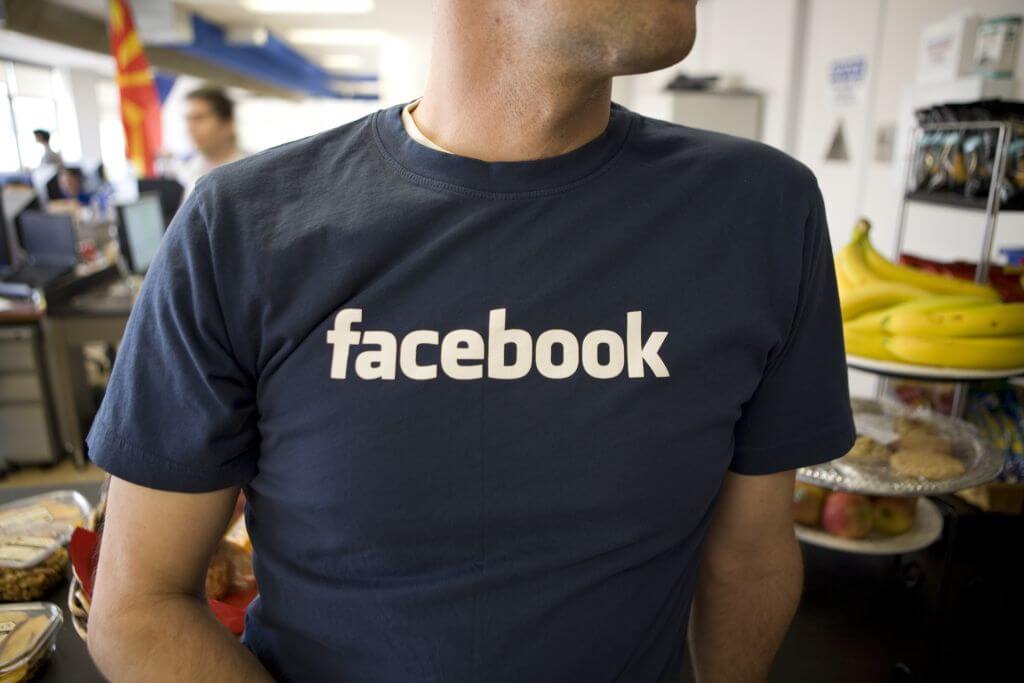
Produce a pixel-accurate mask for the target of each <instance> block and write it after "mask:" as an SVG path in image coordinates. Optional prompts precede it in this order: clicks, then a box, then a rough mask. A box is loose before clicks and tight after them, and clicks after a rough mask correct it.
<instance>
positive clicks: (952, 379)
mask: <svg viewBox="0 0 1024 683" xmlns="http://www.w3.org/2000/svg"><path fill="white" fill-rule="evenodd" d="M944 130H946V131H960V130H995V131H997V137H996V147H995V157H994V158H993V163H992V180H991V182H990V183H989V189H988V196H987V197H984V198H982V197H978V198H971V197H965V196H963V195H957V194H954V193H952V192H950V193H943V192H926V191H920V190H913V189H911V188H912V180H913V177H914V172H915V170H916V168H917V163H916V162H917V159H918V154H919V152H918V141H919V140H920V139H921V136H922V135H924V134H926V133H929V132H935V131H944ZM1015 134H1016V135H1024V125H1022V124H1017V123H1012V122H1008V121H964V122H955V123H926V124H923V125H919V126H917V127H916V128H915V129H914V132H913V134H912V135H911V136H910V155H909V157H908V159H909V161H908V163H907V173H906V177H905V179H904V183H903V195H902V197H901V199H900V208H899V214H898V218H897V220H896V234H895V238H894V240H893V254H894V258H895V260H897V261H898V260H899V255H900V252H901V250H902V248H903V238H904V236H905V234H906V224H907V206H908V204H911V203H921V204H932V205H936V206H945V207H950V208H954V209H957V210H966V211H974V212H977V211H983V212H984V216H985V233H984V236H983V237H982V245H981V254H980V255H979V257H978V267H977V268H976V269H975V271H974V281H975V282H979V283H983V282H987V281H988V271H989V266H990V265H991V262H992V246H993V243H994V241H995V233H996V223H997V221H998V219H999V213H1000V211H1007V210H1013V211H1020V210H1022V209H1024V207H1020V208H1013V209H1006V208H1004V207H1002V206H1001V202H1000V199H999V185H1000V182H1001V180H1002V178H1004V177H1005V175H1006V163H1007V159H1008V157H1009V153H1008V151H1009V147H1010V141H1011V140H1012V139H1013V137H1014V135H1015ZM854 367H857V366H854ZM857 369H859V370H864V371H867V372H873V371H872V370H870V369H869V368H864V367H857ZM878 374H879V382H878V390H877V395H878V397H882V396H883V395H884V394H885V393H886V389H887V387H888V383H889V378H890V377H892V376H893V374H892V373H878ZM951 374H952V375H953V376H942V375H941V372H940V371H937V372H936V373H934V374H933V376H930V377H928V378H926V379H927V380H929V381H936V382H948V383H954V384H955V389H954V392H953V405H952V410H951V411H950V412H951V414H952V415H953V416H954V417H963V414H964V409H965V407H966V399H967V386H968V383H969V381H970V380H963V379H960V378H959V377H956V376H955V373H951ZM908 377H913V378H915V379H918V380H921V379H923V378H922V377H921V376H919V375H917V376H910V375H908Z"/></svg>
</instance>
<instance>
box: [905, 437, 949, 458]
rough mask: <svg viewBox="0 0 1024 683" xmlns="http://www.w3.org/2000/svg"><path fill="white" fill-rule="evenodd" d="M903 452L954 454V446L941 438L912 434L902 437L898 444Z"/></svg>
mask: <svg viewBox="0 0 1024 683" xmlns="http://www.w3.org/2000/svg"><path fill="white" fill-rule="evenodd" d="M898 446H899V450H901V451H931V452H933V453H942V454H944V455H952V454H953V444H951V443H950V442H949V441H948V440H946V439H943V438H942V437H941V436H937V435H935V434H928V433H925V432H920V431H917V432H910V433H908V434H903V435H901V436H900V440H899V442H898Z"/></svg>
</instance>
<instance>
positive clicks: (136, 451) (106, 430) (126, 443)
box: [93, 415, 245, 475]
mask: <svg viewBox="0 0 1024 683" xmlns="http://www.w3.org/2000/svg"><path fill="white" fill-rule="evenodd" d="M93 422H94V424H95V426H96V427H98V428H99V429H98V431H96V432H95V434H96V436H97V438H99V439H101V440H104V441H110V442H113V443H114V445H116V446H118V447H119V448H121V449H123V450H124V451H126V452H128V453H131V454H133V455H137V456H142V457H143V458H145V459H150V460H155V461H157V462H160V463H164V464H166V465H168V466H169V467H170V468H172V469H177V470H180V471H182V472H187V473H189V474H197V475H203V474H223V473H225V472H234V471H237V470H241V469H244V468H245V465H244V464H243V465H242V466H238V465H235V466H231V467H217V468H214V469H198V468H193V467H190V466H188V465H185V464H183V463H180V462H178V461H177V460H172V459H171V458H168V457H166V456H163V455H159V454H157V453H153V452H152V451H150V450H148V449H145V448H142V447H141V446H139V445H138V444H136V443H135V442H134V441H132V440H130V439H128V437H126V436H125V435H124V434H123V433H122V432H121V431H120V430H118V429H116V428H115V427H114V426H113V425H111V424H110V422H109V421H107V420H106V419H105V418H103V417H101V416H99V415H97V416H96V417H95V419H94V420H93ZM242 455H245V453H242V454H240V455H238V456H235V457H233V458H229V459H228V460H227V461H226V462H232V461H235V460H237V459H238V458H239V457H241V456H242Z"/></svg>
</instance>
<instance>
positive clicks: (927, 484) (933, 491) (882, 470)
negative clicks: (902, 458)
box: [796, 398, 1003, 496]
mask: <svg viewBox="0 0 1024 683" xmlns="http://www.w3.org/2000/svg"><path fill="white" fill-rule="evenodd" d="M850 403H851V404H852V406H853V412H854V413H868V414H875V415H891V416H893V417H910V418H914V419H916V420H921V421H924V422H928V423H931V424H932V425H933V426H934V427H935V429H936V432H937V433H938V434H939V435H940V436H942V437H944V438H946V439H948V440H949V441H950V442H952V444H953V456H954V457H956V458H957V459H959V460H960V461H961V462H962V463H964V466H965V468H966V469H965V471H964V473H963V474H962V475H960V476H959V477H954V478H952V479H943V480H941V481H931V480H929V479H924V478H922V477H904V476H901V475H898V474H896V473H895V472H892V471H891V470H890V469H889V467H888V465H857V464H853V463H844V462H838V461H837V460H833V461H831V462H827V463H823V464H821V465H813V466H811V467H801V468H800V469H798V470H797V473H796V478H797V479H799V480H800V481H802V482H805V483H807V484H814V485H816V486H822V487H824V488H828V489H835V490H842V491H849V492H851V493H861V494H865V495H870V496H931V495H939V494H943V493H952V492H954V491H959V490H960V489H965V488H970V487H971V486H979V485H981V484H985V483H987V482H990V481H992V480H993V479H995V478H996V477H997V476H998V475H999V470H1001V469H1002V467H1003V455H1002V453H1000V452H998V451H997V450H996V449H995V448H993V447H992V446H991V445H990V444H989V443H988V441H986V440H985V439H984V438H982V437H981V435H980V434H979V433H978V430H977V429H975V427H974V425H972V424H970V423H968V422H965V421H963V420H958V419H956V418H953V417H949V416H947V415H940V414H938V413H935V412H932V411H930V410H927V409H925V408H916V407H912V406H907V405H904V404H902V403H899V402H898V401H894V400H891V399H881V400H872V399H860V398H854V399H851V401H850Z"/></svg>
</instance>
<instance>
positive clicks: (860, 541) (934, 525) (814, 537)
mask: <svg viewBox="0 0 1024 683" xmlns="http://www.w3.org/2000/svg"><path fill="white" fill-rule="evenodd" d="M794 526H795V531H796V537H797V538H798V539H799V540H800V541H801V542H802V543H807V544H808V545H816V546H819V547H822V548H829V549H831V550H841V551H843V552H848V553H859V554H861V555H902V554H904V553H912V552H915V551H917V550H922V549H924V548H927V547H928V546H930V545H931V544H932V543H934V542H935V541H937V540H938V539H939V537H940V536H941V535H942V513H941V512H939V508H937V507H936V506H935V503H933V502H931V501H930V500H928V499H927V498H924V497H921V498H918V499H917V515H916V517H915V519H914V526H913V528H912V529H911V530H910V531H908V532H906V533H904V534H898V535H896V536H887V535H885V534H881V533H879V532H877V531H872V532H871V533H870V534H868V536H867V538H857V539H854V538H842V537H840V536H833V535H832V534H830V533H828V532H827V531H824V530H823V529H819V528H817V527H812V526H804V525H803V524H796V525H794Z"/></svg>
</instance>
